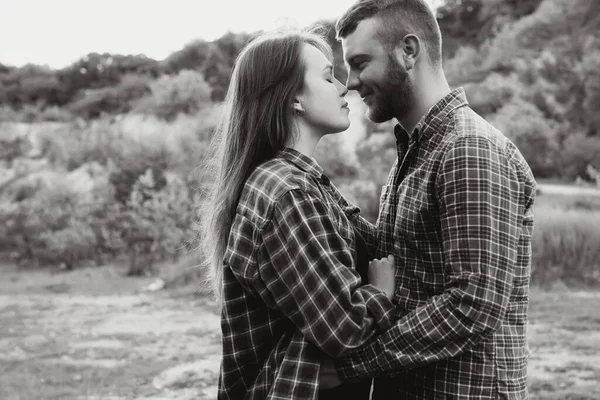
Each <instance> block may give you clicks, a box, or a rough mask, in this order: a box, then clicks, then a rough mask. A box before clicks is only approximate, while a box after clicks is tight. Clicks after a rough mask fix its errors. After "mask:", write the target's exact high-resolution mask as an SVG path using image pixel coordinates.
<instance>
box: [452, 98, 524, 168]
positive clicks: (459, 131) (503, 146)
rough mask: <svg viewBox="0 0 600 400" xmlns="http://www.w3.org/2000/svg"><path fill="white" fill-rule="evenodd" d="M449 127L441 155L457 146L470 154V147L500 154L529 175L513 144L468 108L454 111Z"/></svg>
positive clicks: (522, 158) (521, 157)
mask: <svg viewBox="0 0 600 400" xmlns="http://www.w3.org/2000/svg"><path fill="white" fill-rule="evenodd" d="M449 127H450V128H449V131H448V132H447V134H446V135H445V136H444V139H443V142H444V143H443V145H442V149H443V150H442V152H443V153H446V152H449V151H452V149H456V148H457V145H458V147H460V148H462V149H464V150H465V151H468V152H469V153H472V151H469V149H470V148H471V147H479V148H482V149H483V148H485V150H487V151H492V152H496V153H498V154H502V155H503V156H504V157H506V158H507V159H508V160H509V162H510V163H511V164H513V165H515V166H516V167H517V168H518V169H520V170H522V171H524V172H525V173H526V174H528V175H531V172H530V168H529V165H528V164H527V161H526V160H525V158H524V157H523V155H522V154H521V152H520V151H519V149H518V148H517V146H516V145H515V144H514V142H513V141H512V140H511V139H510V138H509V137H507V136H506V135H505V134H504V133H503V132H502V131H500V129H498V128H496V127H495V126H493V125H492V124H491V123H490V122H489V121H487V120H486V119H484V118H483V117H482V116H480V115H479V114H477V113H476V112H475V111H474V110H473V109H471V108H470V107H461V108H460V109H458V110H456V112H455V113H454V115H453V116H452V118H451V120H450V121H449Z"/></svg>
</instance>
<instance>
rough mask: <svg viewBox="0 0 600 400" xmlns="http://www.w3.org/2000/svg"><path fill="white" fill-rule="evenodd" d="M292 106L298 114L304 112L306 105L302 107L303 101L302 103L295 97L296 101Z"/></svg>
mask: <svg viewBox="0 0 600 400" xmlns="http://www.w3.org/2000/svg"><path fill="white" fill-rule="evenodd" d="M292 107H293V108H294V112H295V113H296V114H297V115H302V114H304V107H302V103H300V100H298V99H294V103H293V104H292Z"/></svg>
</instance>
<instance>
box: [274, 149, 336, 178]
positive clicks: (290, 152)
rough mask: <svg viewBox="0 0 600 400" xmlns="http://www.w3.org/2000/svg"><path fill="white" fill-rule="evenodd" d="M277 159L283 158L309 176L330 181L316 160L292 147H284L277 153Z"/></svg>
mask: <svg viewBox="0 0 600 400" xmlns="http://www.w3.org/2000/svg"><path fill="white" fill-rule="evenodd" d="M275 157H277V158H283V159H284V160H287V161H289V162H291V163H292V164H294V165H295V166H296V167H298V168H300V169H301V170H302V171H305V172H306V173H308V174H309V175H311V176H314V177H315V178H317V179H319V180H326V181H328V179H327V176H325V174H324V173H323V168H322V167H321V166H320V165H319V164H317V161H316V160H315V159H314V158H312V157H308V156H306V155H304V154H302V153H300V152H299V151H297V150H294V149H292V148H290V147H284V148H282V149H281V150H279V151H278V152H277V154H276V155H275Z"/></svg>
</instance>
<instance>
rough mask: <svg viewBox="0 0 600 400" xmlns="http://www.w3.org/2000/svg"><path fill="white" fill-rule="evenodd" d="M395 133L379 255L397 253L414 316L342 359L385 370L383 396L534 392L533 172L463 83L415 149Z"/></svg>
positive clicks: (346, 371)
mask: <svg viewBox="0 0 600 400" xmlns="http://www.w3.org/2000/svg"><path fill="white" fill-rule="evenodd" d="M395 133H396V137H397V138H398V153H399V158H398V160H401V161H398V160H396V163H395V164H394V166H393V167H392V170H391V172H390V175H389V178H388V181H387V184H386V185H385V186H384V188H383V191H382V194H381V199H380V209H379V218H378V221H377V229H378V241H379V244H378V250H377V254H376V255H377V256H378V257H381V256H383V255H385V254H388V253H391V254H394V255H395V259H396V262H397V263H398V266H397V267H398V269H397V273H396V274H397V276H396V293H395V298H394V301H395V302H397V303H398V305H399V306H400V307H401V308H402V309H404V310H406V311H405V315H403V317H402V318H401V319H400V320H398V321H397V323H396V324H395V325H394V326H393V327H392V328H391V329H389V330H388V331H386V332H385V333H384V334H382V335H380V336H378V337H376V338H373V340H371V341H369V343H368V344H366V345H365V346H363V347H361V349H358V350H357V351H353V352H352V353H350V354H349V355H347V356H345V357H342V358H341V359H339V360H336V368H337V369H338V372H339V373H340V375H341V376H342V377H343V378H344V379H346V380H350V381H352V380H355V379H357V378H365V377H380V378H378V379H376V380H375V384H374V398H375V399H498V398H502V399H525V398H527V360H528V347H527V343H526V332H525V330H526V324H527V308H528V297H529V289H528V288H529V275H530V268H531V235H532V230H533V214H532V206H533V202H534V198H535V185H536V183H535V180H534V177H533V175H532V173H531V170H530V169H529V166H528V165H527V163H526V161H525V159H524V158H523V156H522V155H521V153H520V152H519V151H518V150H517V148H516V147H515V145H514V144H513V143H511V142H510V141H509V140H508V139H507V138H506V137H505V136H503V135H502V134H501V133H500V132H499V131H498V130H496V129H494V128H493V127H492V126H491V125H490V124H488V123H487V122H486V121H484V120H483V119H482V118H481V117H480V116H478V115H477V114H476V113H475V112H473V110H471V108H469V107H468V104H467V100H466V97H465V94H464V90H463V89H462V88H459V89H456V90H454V91H452V92H451V93H450V94H448V95H447V96H446V97H445V98H443V99H442V100H441V101H440V102H438V103H437V104H436V105H435V106H434V107H433V108H432V109H430V110H429V112H428V113H427V114H426V115H425V116H424V117H423V118H422V119H421V121H420V122H419V123H418V124H417V126H416V128H415V130H414V131H413V133H412V134H411V135H410V141H409V143H408V150H407V152H406V154H404V153H405V151H404V150H405V149H404V146H403V145H401V142H402V140H401V139H402V138H403V137H404V138H406V137H408V134H407V133H406V132H405V131H404V130H402V129H401V128H400V126H396V132H395ZM404 155H405V156H404ZM403 156H404V157H403Z"/></svg>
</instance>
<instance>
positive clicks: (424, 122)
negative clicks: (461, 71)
mask: <svg viewBox="0 0 600 400" xmlns="http://www.w3.org/2000/svg"><path fill="white" fill-rule="evenodd" d="M468 104H469V102H468V101H467V96H466V94H465V90H464V89H463V88H462V87H459V88H456V89H454V90H453V91H451V92H450V93H448V94H447V95H446V96H444V97H443V98H442V99H441V100H440V101H438V102H437V103H436V104H434V105H433V107H431V108H430V109H429V110H428V111H427V112H426V113H425V115H423V117H421V119H420V120H419V122H418V123H417V125H416V126H415V129H414V130H413V131H412V133H411V134H408V132H406V131H405V130H404V128H402V126H400V124H397V125H396V126H395V127H394V135H395V136H396V138H398V137H399V136H401V135H407V136H408V137H409V138H410V139H411V142H412V141H418V142H424V141H426V140H427V139H428V138H429V137H431V135H432V134H433V133H434V132H437V131H438V130H439V128H440V126H441V125H442V124H443V123H444V122H445V121H446V119H447V118H448V116H449V115H450V114H451V113H452V112H453V111H454V110H456V109H457V108H460V107H463V106H466V105H468Z"/></svg>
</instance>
